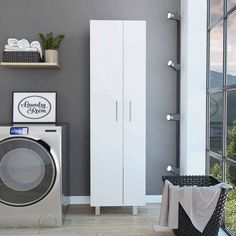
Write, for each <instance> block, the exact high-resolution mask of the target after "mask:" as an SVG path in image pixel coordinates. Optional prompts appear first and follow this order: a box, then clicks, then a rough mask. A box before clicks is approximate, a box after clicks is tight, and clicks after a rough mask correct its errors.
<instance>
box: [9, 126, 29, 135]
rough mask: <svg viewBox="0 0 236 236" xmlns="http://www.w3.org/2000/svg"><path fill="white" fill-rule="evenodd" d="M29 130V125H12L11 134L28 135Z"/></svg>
mask: <svg viewBox="0 0 236 236" xmlns="http://www.w3.org/2000/svg"><path fill="white" fill-rule="evenodd" d="M28 132H29V128H27V127H11V129H10V134H11V135H27V134H28Z"/></svg>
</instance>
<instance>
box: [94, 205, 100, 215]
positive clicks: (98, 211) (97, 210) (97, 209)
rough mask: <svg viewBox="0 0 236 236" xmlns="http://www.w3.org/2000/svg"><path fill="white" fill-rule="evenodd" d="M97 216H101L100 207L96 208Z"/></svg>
mask: <svg viewBox="0 0 236 236" xmlns="http://www.w3.org/2000/svg"><path fill="white" fill-rule="evenodd" d="M95 215H96V216H100V207H95Z"/></svg>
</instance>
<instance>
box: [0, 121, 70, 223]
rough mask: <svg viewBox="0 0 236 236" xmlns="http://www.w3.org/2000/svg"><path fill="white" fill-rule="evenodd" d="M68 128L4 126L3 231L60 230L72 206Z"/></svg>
mask: <svg viewBox="0 0 236 236" xmlns="http://www.w3.org/2000/svg"><path fill="white" fill-rule="evenodd" d="M68 145H69V135H68V125H66V124H61V125H36V124H35V125H13V126H11V125H1V126H0V227H59V226H62V223H63V220H64V218H65V214H66V211H67V208H68V206H69V191H70V189H69V186H70V185H69V152H68Z"/></svg>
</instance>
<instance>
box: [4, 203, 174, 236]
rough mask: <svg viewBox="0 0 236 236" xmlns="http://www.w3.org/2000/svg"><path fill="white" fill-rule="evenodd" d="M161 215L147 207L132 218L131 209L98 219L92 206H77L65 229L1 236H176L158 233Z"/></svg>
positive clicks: (11, 231) (9, 232)
mask: <svg viewBox="0 0 236 236" xmlns="http://www.w3.org/2000/svg"><path fill="white" fill-rule="evenodd" d="M159 212H160V205H159V204H147V206H146V207H141V208H139V214H138V216H133V215H132V208H131V207H130V208H129V207H125V208H121V207H117V208H116V207H115V208H114V207H112V208H101V216H95V215H94V209H93V208H90V207H89V206H88V205H73V206H71V207H70V208H69V211H68V214H67V217H66V220H65V222H64V225H63V227H62V228H41V229H40V228H36V229H25V228H23V229H17V228H14V229H0V235H26V236H30V235H31V236H35V235H37V234H39V235H41V236H53V235H59V236H60V235H65V236H75V235H78V236H173V234H172V233H171V232H160V233H155V232H154V230H153V224H157V223H158V217H159Z"/></svg>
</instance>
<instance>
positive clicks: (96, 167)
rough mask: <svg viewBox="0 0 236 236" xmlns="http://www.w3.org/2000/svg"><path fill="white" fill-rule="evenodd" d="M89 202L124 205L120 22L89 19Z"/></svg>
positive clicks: (121, 42) (96, 204) (121, 37)
mask: <svg viewBox="0 0 236 236" xmlns="http://www.w3.org/2000/svg"><path fill="white" fill-rule="evenodd" d="M90 73H91V74H90V76H91V81H90V90H91V91H90V92H91V96H90V99H91V100H90V103H91V104H90V105H91V107H90V109H91V127H90V128H91V205H92V206H119V205H122V204H123V197H122V196H123V174H122V169H123V160H122V153H123V150H122V141H123V137H122V136H123V23H122V21H91V22H90Z"/></svg>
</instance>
